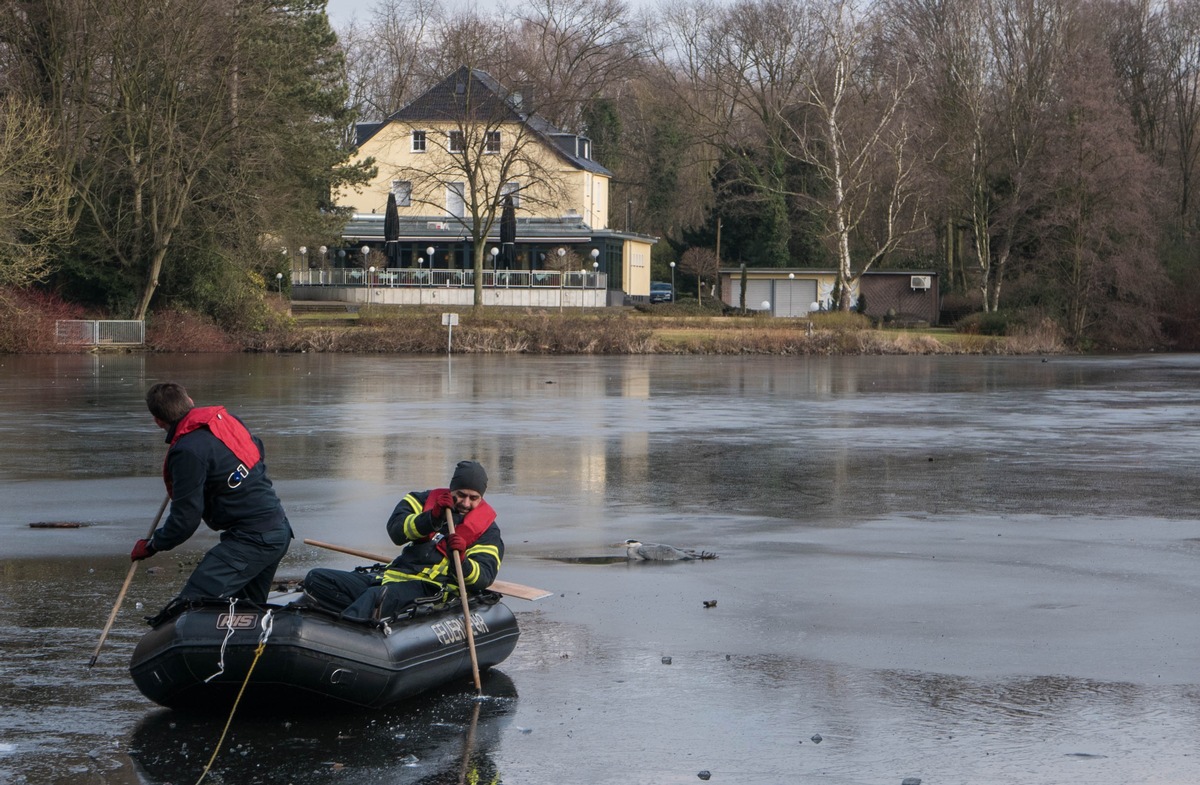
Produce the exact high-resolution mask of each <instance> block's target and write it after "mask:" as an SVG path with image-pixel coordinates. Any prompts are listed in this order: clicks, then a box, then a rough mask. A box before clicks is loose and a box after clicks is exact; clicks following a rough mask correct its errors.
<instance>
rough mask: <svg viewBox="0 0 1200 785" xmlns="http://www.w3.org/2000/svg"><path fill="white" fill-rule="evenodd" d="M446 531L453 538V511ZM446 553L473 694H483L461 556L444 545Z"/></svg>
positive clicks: (447, 513)
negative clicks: (468, 655)
mask: <svg viewBox="0 0 1200 785" xmlns="http://www.w3.org/2000/svg"><path fill="white" fill-rule="evenodd" d="M446 531H448V532H449V533H450V536H451V537H453V536H454V510H449V509H448V510H446ZM446 553H448V554H449V555H450V560H451V561H453V562H454V577H456V578H457V579H458V598H459V599H460V600H462V609H463V624H464V625H465V626H466V629H467V651H469V652H470V653H471V675H473V676H474V677H475V692H477V693H479V694H483V682H481V681H480V680H479V657H478V656H477V655H476V654H475V631H474V629H473V628H472V625H471V603H470V600H468V599H467V582H466V581H465V580H463V572H462V556H461V555H459V552H458V551H456V550H454V549H453V548H451V547H450V545H449V543H447V544H446Z"/></svg>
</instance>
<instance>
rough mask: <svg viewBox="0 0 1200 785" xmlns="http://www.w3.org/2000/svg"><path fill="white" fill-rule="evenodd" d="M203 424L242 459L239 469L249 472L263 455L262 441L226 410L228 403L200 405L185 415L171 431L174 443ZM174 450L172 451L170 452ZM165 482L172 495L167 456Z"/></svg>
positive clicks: (164, 467)
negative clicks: (257, 439)
mask: <svg viewBox="0 0 1200 785" xmlns="http://www.w3.org/2000/svg"><path fill="white" fill-rule="evenodd" d="M201 428H207V429H208V430H209V432H210V433H211V434H212V435H213V436H216V437H217V439H219V440H220V441H221V444H224V445H225V446H226V447H228V448H229V450H230V452H232V453H233V454H234V455H235V456H237V459H238V460H239V461H241V462H242V465H241V466H240V467H238V468H239V469H243V468H244V473H249V471H250V470H251V469H253V468H254V465H255V464H257V463H258V462H259V460H261V459H262V453H261V452H259V450H258V445H257V444H255V443H254V439H253V438H252V437H251V436H250V431H248V430H246V426H244V425H242V424H241V423H240V422H238V421H237V420H236V419H234V417H233V415H231V414H229V412H227V411H225V407H224V406H197V407H195V408H194V409H192V410H191V411H189V412H188V413H187V414H185V415H184V416H183V419H182V420H180V421H179V422H178V423H177V424H176V425H175V432H174V433H173V434H172V435H171V445H172V446H174V445H175V442H177V441H179V440H180V439H181V438H183V437H184V436H186V435H187V434H189V433H191V432H192V431H197V430H199V429H201ZM169 454H170V451H168V455H169ZM163 482H164V483H166V485H167V495H168V496H170V495H171V492H172V488H171V474H170V472H169V471H168V470H167V460H166V458H164V459H163Z"/></svg>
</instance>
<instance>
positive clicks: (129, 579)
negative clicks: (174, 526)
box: [88, 494, 171, 668]
mask: <svg viewBox="0 0 1200 785" xmlns="http://www.w3.org/2000/svg"><path fill="white" fill-rule="evenodd" d="M170 501H171V496H170V494H168V495H167V496H165V497H163V501H162V504H161V505H159V508H158V515H155V516H154V523H152V524H150V533H149V534H147V535H146V539H147V540H148V539H150V538H151V537H153V536H154V530H155V529H157V528H158V522H159V521H161V520H162V517H163V512H164V511H166V509H167V503H168V502H170ZM137 566H138V563H137V562H133V563H132V564H130V565H129V574H128V575H126V576H125V584H124V585H123V586H121V593H120V594H118V595H117V601H116V603H115V604H114V605H113V609H112V613H110V614H108V624H105V625H104V632H102V633H100V642H99V643H97V644H96V650H95V651H94V652H92V658H91V659H90V660H88V667H89V668H90V667H92V666H93V665H95V664H96V658H97V657H99V656H100V649H101V648H102V647H103V646H104V640H105V638H107V637H108V631H109V630H111V629H112V626H113V622H114V621H116V619H117V611H119V610H121V603H122V602H124V601H125V592H127V591H129V584H130V583H132V582H133V574H134V573H135V572H137Z"/></svg>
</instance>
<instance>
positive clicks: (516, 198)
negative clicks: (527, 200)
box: [500, 180, 521, 207]
mask: <svg viewBox="0 0 1200 785" xmlns="http://www.w3.org/2000/svg"><path fill="white" fill-rule="evenodd" d="M509 194H512V198H513V207H520V206H521V184H520V183H519V182H517V181H516V180H509V181H508V182H507V183H505V184H504V185H502V186H500V203H501V204H504V197H506V196H508V195H509Z"/></svg>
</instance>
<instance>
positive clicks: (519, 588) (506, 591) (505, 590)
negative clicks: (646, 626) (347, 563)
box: [303, 539, 554, 600]
mask: <svg viewBox="0 0 1200 785" xmlns="http://www.w3.org/2000/svg"><path fill="white" fill-rule="evenodd" d="M303 542H304V544H305V545H311V546H313V547H314V548H324V549H325V550H327V551H337V552H338V553H344V554H347V555H348V556H357V557H359V558H360V559H367V560H368V561H375V562H379V563H381V564H387V563H388V562H390V561H391V558H390V557H388V556H383V555H381V554H378V553H371V552H370V551H360V550H358V549H357V548H347V547H345V546H343V545H334V544H333V543H329V542H321V541H320V540H309V539H305V540H304V541H303ZM488 589H490V590H492V591H494V592H497V593H499V594H503V595H504V596H506V597H516V598H518V599H521V600H541V599H544V598H546V597H549V596H551V595H552V594H553V593H554V592H549V591H546V590H545V589H537V588H534V587H533V586H525V585H524V584H520V583H511V582H509V581H500V580H496V581H492V585H491V586H488Z"/></svg>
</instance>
